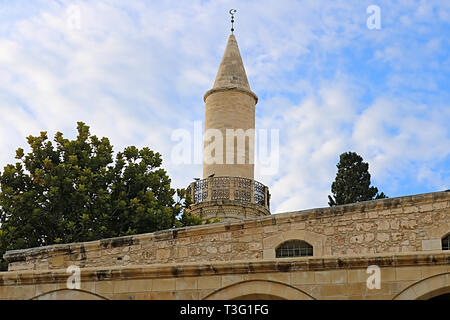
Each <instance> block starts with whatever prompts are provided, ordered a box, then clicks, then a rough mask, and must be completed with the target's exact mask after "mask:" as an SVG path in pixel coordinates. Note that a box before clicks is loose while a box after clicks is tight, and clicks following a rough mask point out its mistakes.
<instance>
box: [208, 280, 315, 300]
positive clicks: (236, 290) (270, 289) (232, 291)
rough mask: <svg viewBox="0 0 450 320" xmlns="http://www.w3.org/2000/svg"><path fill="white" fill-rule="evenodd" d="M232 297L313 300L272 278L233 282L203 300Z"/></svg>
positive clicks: (230, 298) (298, 290)
mask: <svg viewBox="0 0 450 320" xmlns="http://www.w3.org/2000/svg"><path fill="white" fill-rule="evenodd" d="M232 299H273V300H276V299H278V300H315V299H314V298H313V297H312V296H310V295H309V294H307V293H306V292H303V291H302V290H300V289H297V288H295V287H293V286H290V285H287V284H285V283H281V282H276V281H272V280H248V281H242V282H238V283H234V284H232V285H229V286H227V287H224V288H221V289H219V290H217V291H215V292H213V293H210V294H209V295H207V296H206V297H204V298H203V300H232Z"/></svg>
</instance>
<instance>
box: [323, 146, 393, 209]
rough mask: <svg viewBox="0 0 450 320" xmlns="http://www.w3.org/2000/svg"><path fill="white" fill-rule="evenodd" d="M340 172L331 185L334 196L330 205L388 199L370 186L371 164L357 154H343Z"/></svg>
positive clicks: (330, 199)
mask: <svg viewBox="0 0 450 320" xmlns="http://www.w3.org/2000/svg"><path fill="white" fill-rule="evenodd" d="M336 166H337V168H338V172H337V174H336V179H335V180H334V182H333V184H332V185H331V192H332V193H333V196H330V195H329V196H328V204H329V205H330V206H336V205H341V204H347V203H355V202H360V201H367V200H373V199H383V198H387V197H386V195H385V194H384V193H383V192H381V193H378V189H377V188H376V187H373V186H372V187H371V186H370V173H369V164H368V163H367V162H363V158H362V157H361V156H359V155H358V154H357V153H355V152H345V153H343V154H341V156H340V160H339V163H338V164H337V165H336Z"/></svg>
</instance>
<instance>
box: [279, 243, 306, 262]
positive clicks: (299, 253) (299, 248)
mask: <svg viewBox="0 0 450 320" xmlns="http://www.w3.org/2000/svg"><path fill="white" fill-rule="evenodd" d="M312 255H313V247H312V246H311V245H310V244H308V243H307V242H305V241H301V240H291V241H286V242H284V243H282V244H281V245H279V246H278V248H277V249H276V257H277V258H292V257H308V256H312Z"/></svg>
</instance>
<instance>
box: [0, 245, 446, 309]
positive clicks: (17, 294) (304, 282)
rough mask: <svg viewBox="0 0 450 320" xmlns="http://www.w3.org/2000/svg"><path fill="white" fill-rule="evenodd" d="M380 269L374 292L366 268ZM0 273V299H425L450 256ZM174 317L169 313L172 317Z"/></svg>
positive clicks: (437, 290) (440, 283)
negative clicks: (73, 276) (74, 278)
mask: <svg viewBox="0 0 450 320" xmlns="http://www.w3.org/2000/svg"><path fill="white" fill-rule="evenodd" d="M372 265H377V266H378V267H379V268H380V286H379V287H377V288H369V287H368V286H367V280H368V277H369V276H370V274H368V273H367V268H368V266H372ZM68 277H69V274H68V273H67V272H66V270H65V269H56V270H49V271H35V270H24V271H9V272H3V273H0V299H64V300H65V299H83V300H84V299H86V300H87V299H121V300H128V299H136V300H139V299H145V300H149V299H187V300H198V299H219V300H228V299H263V300H264V299H292V300H312V299H352V300H353V299H408V300H410V299H428V298H431V297H435V296H437V295H441V294H445V293H448V292H450V252H442V251H440V252H431V251H430V252H422V253H417V254H404V253H396V254H379V255H377V256H371V255H366V256H358V257H341V258H338V257H334V258H333V257H331V258H314V257H302V258H295V259H283V260H280V259H275V260H264V261H242V262H236V261H235V262H215V263H194V264H188V263H184V264H164V265H161V264H159V265H158V264H155V265H149V266H142V265H137V266H136V265H129V266H116V267H108V268H105V267H96V268H83V269H81V274H80V280H81V281H80V289H68V288H67V279H68ZM169 314H170V313H169Z"/></svg>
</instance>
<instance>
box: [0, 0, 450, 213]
mask: <svg viewBox="0 0 450 320" xmlns="http://www.w3.org/2000/svg"><path fill="white" fill-rule="evenodd" d="M40 4H41V8H36V7H30V8H15V7H14V6H13V5H11V7H9V8H8V10H0V11H1V12H3V13H4V12H7V13H8V14H5V15H2V14H3V13H0V17H1V18H4V19H2V23H1V24H0V74H1V76H0V114H1V115H2V116H1V118H0V134H1V136H0V142H1V149H0V151H1V152H0V165H1V166H3V165H4V164H6V163H8V162H11V161H13V160H14V159H13V157H14V150H15V149H16V148H17V146H19V145H20V146H24V145H25V143H26V141H25V137H26V136H27V135H29V134H33V135H36V134H38V133H39V131H41V130H48V131H49V136H53V134H54V133H55V132H56V131H62V132H64V133H65V134H66V135H68V136H72V137H73V136H74V135H75V126H76V121H78V120H82V121H84V122H86V123H87V124H88V125H90V126H91V128H92V130H91V131H92V132H93V133H94V134H96V135H98V136H107V137H109V138H110V140H111V142H112V143H113V144H114V146H115V149H116V150H120V149H121V148H123V147H125V146H127V145H137V146H144V145H147V146H149V147H150V148H152V149H154V150H157V151H160V152H161V153H162V154H163V159H164V167H165V168H167V170H168V171H169V175H170V176H171V177H172V178H173V184H174V186H177V187H182V186H186V185H187V184H188V183H189V182H190V181H191V180H192V178H193V177H196V176H200V175H201V166H200V165H175V164H173V163H171V162H170V151H171V148H172V147H173V145H174V144H173V143H172V142H171V141H170V136H171V133H172V131H173V130H175V129H177V128H184V129H187V130H190V131H192V128H193V121H196V120H203V117H204V104H203V99H202V97H203V94H204V93H205V92H206V91H207V90H208V89H210V87H211V86H212V84H213V81H214V77H215V73H216V71H217V68H218V65H219V63H220V59H221V57H222V54H223V50H224V47H225V44H226V37H227V34H228V32H229V27H230V25H229V15H228V10H229V9H230V4H229V3H227V2H223V1H209V2H204V1H195V2H179V1H177V2H170V1H168V2H153V1H152V2H144V1H132V2H126V3H125V2H122V1H95V2H87V1H62V2H47V1H43V2H41V3H40ZM369 4H371V3H360V2H349V1H333V2H330V1H304V2H297V1H280V0H276V1H275V0H274V1H272V0H269V1H265V2H263V3H262V2H261V1H249V2H246V3H239V8H238V13H237V15H236V32H235V33H236V35H237V39H238V42H239V46H240V49H241V54H242V56H243V60H244V63H245V65H246V69H247V74H248V77H249V80H250V85H251V87H252V89H253V90H254V91H255V92H256V93H257V94H258V96H259V97H260V100H259V103H258V105H257V127H258V128H268V129H272V128H274V129H280V138H281V155H280V161H281V166H280V171H279V172H278V174H277V175H274V176H260V177H258V176H257V179H261V182H263V183H265V184H268V185H269V186H270V188H271V192H272V194H273V196H272V200H273V206H272V209H273V211H274V212H275V211H276V212H280V211H289V210H298V209H305V208H310V207H315V206H326V202H327V197H326V196H327V194H328V193H329V189H330V184H331V181H332V180H333V179H334V175H335V170H336V168H335V165H336V162H337V161H338V157H339V154H340V153H341V152H344V151H348V150H354V151H356V152H358V153H360V154H361V155H362V156H363V157H364V159H365V160H366V161H368V162H369V163H370V170H371V173H372V176H373V178H374V179H375V180H376V181H377V182H380V183H381V184H382V185H386V186H388V185H389V191H391V192H394V193H399V192H401V190H402V186H401V183H399V182H398V181H399V180H401V179H406V178H407V177H411V181H412V182H411V183H416V185H419V184H421V183H424V184H426V185H427V186H428V187H427V188H436V189H440V188H441V187H442V186H445V185H447V186H448V184H450V181H449V179H450V178H449V176H450V175H449V173H448V169H446V168H448V161H449V160H448V158H449V151H448V150H450V148H449V146H450V145H449V136H450V134H449V129H448V125H447V123H448V120H449V119H450V114H449V111H448V110H449V109H450V108H448V107H449V106H448V102H447V101H448V99H447V98H448V92H446V90H445V87H442V86H443V85H442V83H444V82H445V80H448V75H446V74H445V72H446V70H447V71H448V70H449V63H448V61H449V60H448V58H446V59H443V58H439V56H441V57H442V56H446V55H445V54H446V53H447V55H448V52H446V51H448V40H447V39H446V38H445V35H443V34H439V33H436V32H433V31H434V30H438V29H439V27H440V25H438V26H437V27H436V23H439V21H448V19H447V18H446V17H447V16H448V15H446V14H445V12H447V11H446V10H447V9H448V5H447V4H441V3H440V2H438V1H427V2H420V3H419V6H416V2H414V1H413V2H408V1H406V2H404V1H403V2H399V3H391V2H387V1H380V3H379V5H380V7H381V14H382V29H381V30H379V31H376V32H372V31H369V30H368V29H367V28H366V23H365V22H366V21H365V19H366V11H365V9H366V6H367V5H369ZM68 5H76V6H77V7H78V8H79V9H80V17H81V21H80V29H79V30H78V29H75V30H74V29H70V28H69V27H68V24H67V18H68V17H67V11H66V10H67V7H68ZM27 9H28V10H27ZM439 19H441V20H439ZM446 19H447V20H446ZM433 26H434V28H435V29H433ZM415 37H423V38H415ZM366 51H367V52H366ZM349 52H350V54H349ZM346 59H348V60H346ZM368 63H373V64H374V65H375V67H377V66H379V67H380V70H387V71H386V75H385V77H386V79H384V78H382V77H380V76H377V75H374V76H373V78H371V77H369V76H367V77H366V78H364V77H361V75H360V74H357V73H358V72H360V73H362V72H363V71H364V70H359V66H361V68H364V67H366V66H367V64H368ZM353 73H354V74H353ZM424 90H427V91H429V92H431V94H430V93H426V94H424V93H423V91H424ZM447 91H448V90H447ZM371 92H375V93H376V96H375V97H366V96H367V95H368V93H371ZM427 94H428V95H427ZM430 95H431V97H430Z"/></svg>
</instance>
